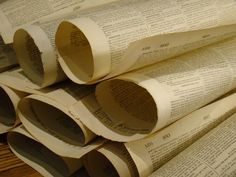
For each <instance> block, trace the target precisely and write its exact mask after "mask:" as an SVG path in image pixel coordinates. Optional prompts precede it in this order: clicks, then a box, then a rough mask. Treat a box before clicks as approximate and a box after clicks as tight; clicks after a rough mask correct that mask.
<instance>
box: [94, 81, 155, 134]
mask: <svg viewBox="0 0 236 177" xmlns="http://www.w3.org/2000/svg"><path fill="white" fill-rule="evenodd" d="M96 98H97V100H98V102H99V104H100V105H101V107H102V109H103V110H104V111H105V112H106V113H107V114H108V115H109V117H110V119H112V121H113V122H114V123H115V124H116V126H119V127H121V128H122V127H123V128H126V130H127V129H130V130H136V132H137V133H143V134H146V133H150V132H151V131H152V130H153V128H154V127H155V125H156V123H157V120H158V117H157V106H156V103H155V101H154V100H153V98H152V96H151V95H150V94H149V93H148V91H147V90H146V89H145V88H143V87H141V86H139V85H137V84H135V83H133V82H129V81H125V80H120V79H113V80H110V81H105V82H102V83H100V84H98V86H97V87H96Z"/></svg>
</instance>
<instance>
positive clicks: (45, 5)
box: [0, 0, 113, 43]
mask: <svg viewBox="0 0 236 177" xmlns="http://www.w3.org/2000/svg"><path fill="white" fill-rule="evenodd" d="M111 1H113V0H109V2H111ZM103 3H107V0H82V1H81V0H54V1H50V0H39V1H31V0H27V1H26V0H24V1H22V0H10V1H4V2H1V4H0V21H1V26H0V32H1V35H2V37H3V39H4V42H5V43H12V41H13V34H14V32H15V31H16V30H17V29H18V28H21V27H23V26H27V25H29V24H32V23H34V22H35V21H38V20H39V19H41V18H45V17H47V16H48V15H63V14H66V13H69V12H72V11H73V10H75V9H84V8H88V7H92V6H97V5H100V4H103Z"/></svg>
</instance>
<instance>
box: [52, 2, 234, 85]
mask: <svg viewBox="0 0 236 177" xmlns="http://www.w3.org/2000/svg"><path fill="white" fill-rule="evenodd" d="M235 22H236V3H235V1H233V0H229V1H227V2H224V3H222V1H220V0H217V1H211V0H207V1H204V2H202V1H200V0H198V1H195V0H190V1H177V0H174V1H173V0H172V1H155V0H148V1H147V0H139V1H117V2H114V3H111V4H107V5H104V6H102V7H98V8H94V10H91V11H88V12H84V13H83V14H82V15H81V18H77V19H72V20H67V21H64V22H62V23H61V24H60V26H59V27H58V30H57V33H56V39H55V40H56V46H57V48H58V52H59V53H60V55H61V58H59V62H60V64H61V66H62V68H63V70H64V72H65V73H66V74H67V76H68V77H69V78H70V79H71V80H73V81H74V82H76V83H93V82H97V81H98V80H101V79H104V77H105V78H109V77H112V76H114V75H117V74H120V73H122V72H127V71H129V70H133V69H137V68H140V67H143V66H147V65H150V64H153V63H155V62H158V61H160V60H163V59H166V58H168V57H171V56H175V55H178V54H180V53H184V52H186V51H189V50H192V49H195V48H197V47H201V46H204V45H207V44H209V43H211V42H214V41H217V40H222V39H224V38H225V35H226V34H225V32H226V31H228V30H229V29H228V28H231V30H232V31H235V28H232V26H231V25H235ZM223 26H225V27H224V28H223V31H222V28H221V30H219V29H217V28H220V27H223ZM211 28H216V29H214V30H213V29H211ZM199 30H205V31H204V32H203V31H199ZM218 30H219V31H218ZM224 30H226V31H224ZM232 31H231V32H229V31H228V32H229V33H228V35H229V34H231V35H232ZM177 32H178V33H179V34H180V36H179V35H178V34H175V33H177ZM181 32H186V33H181ZM188 32H189V33H188ZM222 32H223V33H222ZM162 34H169V35H167V36H166V37H163V36H162ZM183 36H184V37H183ZM189 36H191V37H189ZM193 36H195V37H193ZM144 39H145V40H144ZM143 40H144V41H145V43H143V42H144V41H143ZM137 46H139V48H137ZM134 49H135V50H134ZM131 58H132V59H131Z"/></svg>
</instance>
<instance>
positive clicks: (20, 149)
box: [7, 125, 82, 177]
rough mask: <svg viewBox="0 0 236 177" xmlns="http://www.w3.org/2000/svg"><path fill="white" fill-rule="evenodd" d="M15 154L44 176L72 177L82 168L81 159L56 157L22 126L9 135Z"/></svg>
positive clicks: (10, 144) (9, 141)
mask: <svg viewBox="0 0 236 177" xmlns="http://www.w3.org/2000/svg"><path fill="white" fill-rule="evenodd" d="M7 140H8V144H9V146H10V148H11V150H12V151H13V153H14V154H15V155H16V156H17V157H19V158H20V159H21V160H23V161H24V162H25V163H27V164H28V165H29V166H31V167H32V168H34V169H35V170H37V171H38V172H39V173H40V174H42V175H43V176H51V177H53V176H58V177H59V176H60V177H63V176H70V175H72V174H73V173H74V172H76V171H78V170H79V169H80V168H81V167H82V162H81V160H80V159H72V158H65V157H61V156H58V155H56V154H55V153H53V152H52V151H50V150H49V149H47V148H46V147H45V146H43V145H42V144H40V143H39V142H38V141H37V140H36V139H35V138H33V137H32V136H31V135H30V134H29V132H27V130H26V129H25V128H24V127H23V126H22V125H21V126H19V127H17V128H15V129H13V130H12V131H10V132H9V133H8V137H7Z"/></svg>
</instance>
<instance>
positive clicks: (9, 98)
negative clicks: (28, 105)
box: [0, 84, 27, 134]
mask: <svg viewBox="0 0 236 177" xmlns="http://www.w3.org/2000/svg"><path fill="white" fill-rule="evenodd" d="M26 95H27V94H26V93H23V92H19V91H16V90H14V89H11V88H9V87H7V86H4V85H1V84H0V98H1V102H0V134H2V133H5V132H7V131H9V130H10V129H12V128H13V127H15V126H16V125H18V124H19V123H20V120H19V118H18V116H17V114H16V109H17V105H18V103H19V102H20V100H21V99H22V98H23V97H25V96H26Z"/></svg>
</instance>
